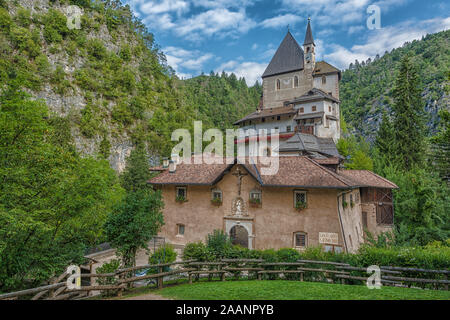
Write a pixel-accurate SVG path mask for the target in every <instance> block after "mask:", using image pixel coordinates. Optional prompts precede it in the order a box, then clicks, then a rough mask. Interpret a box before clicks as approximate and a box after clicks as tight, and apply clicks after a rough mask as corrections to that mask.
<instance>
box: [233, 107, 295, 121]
mask: <svg viewBox="0 0 450 320" xmlns="http://www.w3.org/2000/svg"><path fill="white" fill-rule="evenodd" d="M296 113H297V110H295V109H294V107H293V106H287V107H280V108H270V109H263V110H260V111H255V112H253V113H251V114H249V115H247V116H245V117H244V118H242V119H240V120H238V121H236V122H235V123H234V125H237V124H240V123H241V122H244V121H248V120H255V119H261V118H266V117H273V116H279V115H289V114H296Z"/></svg>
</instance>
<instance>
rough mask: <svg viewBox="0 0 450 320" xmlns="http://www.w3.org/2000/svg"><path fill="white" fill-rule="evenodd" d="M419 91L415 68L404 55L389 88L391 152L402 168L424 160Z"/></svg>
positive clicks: (421, 102)
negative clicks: (391, 99)
mask: <svg viewBox="0 0 450 320" xmlns="http://www.w3.org/2000/svg"><path fill="white" fill-rule="evenodd" d="M421 92H422V90H421V85H420V80H419V75H418V73H417V70H416V68H415V66H414V64H413V63H412V61H411V59H410V58H409V57H408V56H404V57H403V58H402V60H401V62H400V67H399V70H398V75H397V79H396V82H395V87H394V90H393V98H394V106H393V111H394V112H393V113H394V121H393V126H394V128H395V135H394V137H395V148H394V150H393V154H394V155H395V157H396V158H397V159H398V162H399V164H400V165H401V166H402V168H404V169H406V170H410V169H412V168H413V167H414V166H415V165H421V164H422V163H423V160H424V151H425V148H424V137H425V130H424V124H423V115H424V103H423V101H422V97H421Z"/></svg>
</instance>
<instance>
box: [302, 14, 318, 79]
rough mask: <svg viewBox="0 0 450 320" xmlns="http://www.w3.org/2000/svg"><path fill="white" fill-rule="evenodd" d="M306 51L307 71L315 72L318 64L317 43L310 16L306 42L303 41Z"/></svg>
mask: <svg viewBox="0 0 450 320" xmlns="http://www.w3.org/2000/svg"><path fill="white" fill-rule="evenodd" d="M303 48H304V51H305V71H307V72H308V73H311V74H312V72H313V70H314V68H315V66H316V44H315V43H314V38H313V35H312V31H311V18H308V26H307V27H306V35H305V42H304V43H303Z"/></svg>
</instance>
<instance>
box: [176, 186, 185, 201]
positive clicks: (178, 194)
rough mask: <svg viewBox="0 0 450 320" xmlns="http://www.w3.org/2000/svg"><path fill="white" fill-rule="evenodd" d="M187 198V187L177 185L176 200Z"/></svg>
mask: <svg viewBox="0 0 450 320" xmlns="http://www.w3.org/2000/svg"><path fill="white" fill-rule="evenodd" d="M186 198H187V192H186V187H177V189H176V200H177V201H180V202H182V201H185V200H186Z"/></svg>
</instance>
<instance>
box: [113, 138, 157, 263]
mask: <svg viewBox="0 0 450 320" xmlns="http://www.w3.org/2000/svg"><path fill="white" fill-rule="evenodd" d="M149 178H150V171H149V164H148V161H147V154H146V152H145V149H144V147H143V146H142V145H138V146H137V147H136V148H135V149H134V150H133V151H132V152H131V154H130V156H129V157H128V159H127V165H126V168H125V171H124V172H123V174H122V176H121V182H122V186H123V187H124V189H125V190H126V191H127V194H126V196H125V198H124V199H123V200H122V202H121V203H120V204H118V205H117V206H116V207H115V208H114V210H113V211H112V213H111V214H110V215H109V217H108V220H107V222H106V224H105V232H106V236H107V239H108V241H109V242H110V244H111V246H112V247H114V248H116V249H117V252H118V254H119V255H120V257H121V259H122V264H123V266H133V265H134V264H135V261H136V252H137V250H139V249H147V248H148V242H149V241H150V240H151V239H152V238H153V237H154V236H156V235H157V234H158V232H159V230H160V229H161V227H162V226H163V225H164V219H163V214H162V212H161V209H162V208H163V205H164V204H163V201H162V199H161V192H160V191H155V190H153V189H152V188H151V187H149V186H148V184H147V181H148V180H149Z"/></svg>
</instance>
